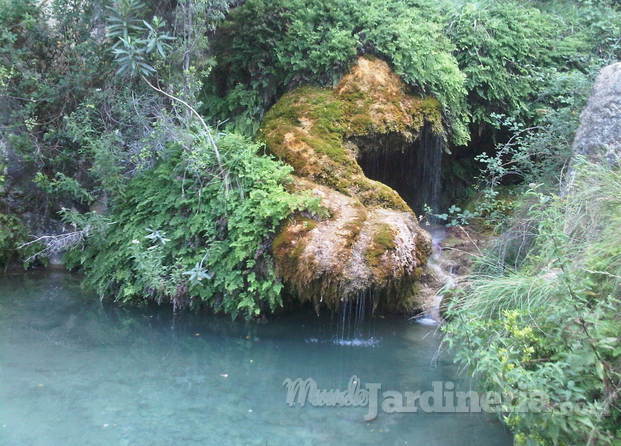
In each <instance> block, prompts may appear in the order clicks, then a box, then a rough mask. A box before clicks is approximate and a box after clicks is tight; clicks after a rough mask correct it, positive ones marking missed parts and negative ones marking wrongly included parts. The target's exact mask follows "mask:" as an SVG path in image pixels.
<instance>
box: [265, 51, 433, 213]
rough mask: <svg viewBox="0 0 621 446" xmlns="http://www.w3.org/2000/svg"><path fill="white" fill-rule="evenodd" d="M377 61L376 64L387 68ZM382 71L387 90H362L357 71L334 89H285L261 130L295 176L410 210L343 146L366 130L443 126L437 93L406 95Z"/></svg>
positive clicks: (409, 131) (405, 131)
mask: <svg viewBox="0 0 621 446" xmlns="http://www.w3.org/2000/svg"><path fill="white" fill-rule="evenodd" d="M376 62H377V63H379V64H380V65H378V66H377V67H379V69H385V70H389V68H388V66H387V65H385V64H384V65H381V61H376ZM385 77H386V79H387V82H388V83H389V88H386V91H385V92H384V91H383V90H382V91H380V92H378V91H377V89H373V88H369V87H368V86H366V88H367V89H368V90H369V91H365V90H364V89H363V87H362V86H361V85H359V84H358V83H357V82H358V80H356V78H355V77H352V78H347V77H346V78H344V79H343V81H342V84H343V87H342V88H340V89H339V92H338V93H337V91H335V90H332V89H323V88H317V87H301V88H298V89H296V90H294V91H292V92H289V93H287V94H285V95H284V96H283V97H282V98H281V99H280V100H279V101H278V103H276V105H274V106H273V107H272V109H271V110H270V111H269V112H268V113H267V114H266V116H265V120H264V122H263V125H262V128H261V132H260V134H261V135H262V138H263V139H264V141H265V142H266V144H267V146H268V148H269V149H270V150H271V151H272V153H273V154H274V155H276V156H277V157H279V158H280V159H282V160H283V161H285V162H287V163H288V164H289V165H291V166H292V167H293V168H294V170H295V172H296V174H298V175H299V176H302V177H307V178H309V179H311V180H312V181H314V182H317V183H319V184H322V185H325V186H328V187H331V188H334V189H336V190H338V191H339V192H341V193H344V194H346V195H349V196H355V197H357V198H359V199H360V201H361V202H362V203H363V204H364V205H365V206H381V207H388V208H392V209H396V210H401V211H410V208H409V207H408V206H407V204H406V203H405V202H404V201H403V200H402V199H401V197H400V196H399V195H398V194H397V193H396V192H395V191H393V190H392V189H390V188H389V187H387V186H385V185H383V184H381V183H377V182H375V181H371V180H369V179H368V178H366V177H365V176H364V173H363V172H362V169H361V168H360V166H359V165H358V163H357V161H356V158H355V154H354V153H353V152H352V151H351V150H349V149H348V148H347V146H346V142H347V139H348V138H351V137H354V136H360V135H368V134H377V135H382V134H389V133H396V134H401V135H402V136H403V138H406V139H414V138H416V137H417V136H418V134H419V133H420V130H421V129H422V127H423V126H424V125H425V123H426V122H427V123H429V124H431V126H432V128H433V130H434V131H435V132H437V133H442V132H443V129H442V113H441V106H440V103H439V102H438V101H437V100H436V99H434V98H431V97H423V98H418V97H414V96H411V95H407V94H406V93H405V91H404V89H403V86H402V85H401V83H400V80H399V79H398V77H396V76H395V75H394V74H393V73H390V72H389V71H387V72H386V73H385ZM378 95H381V97H379V98H378Z"/></svg>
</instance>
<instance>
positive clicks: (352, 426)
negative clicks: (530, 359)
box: [0, 272, 512, 446]
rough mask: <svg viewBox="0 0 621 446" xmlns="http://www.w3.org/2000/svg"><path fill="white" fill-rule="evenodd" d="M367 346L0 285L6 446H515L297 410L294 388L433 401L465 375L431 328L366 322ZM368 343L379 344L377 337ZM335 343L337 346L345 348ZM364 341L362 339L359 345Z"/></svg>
mask: <svg viewBox="0 0 621 446" xmlns="http://www.w3.org/2000/svg"><path fill="white" fill-rule="evenodd" d="M360 323H361V327H360V330H361V331H360V333H362V334H363V335H364V336H368V337H367V338H366V340H367V341H370V340H372V342H355V340H354V339H351V340H350V341H351V342H347V340H348V338H347V336H346V333H343V334H342V335H337V332H336V330H337V327H338V324H339V322H338V321H337V320H336V318H317V317H316V316H315V315H314V314H313V313H312V312H309V313H308V314H306V315H299V314H298V315H291V316H285V317H282V318H279V319H276V320H273V321H270V322H269V323H267V324H256V323H244V322H231V321H230V320H229V319H228V318H222V317H214V316H206V315H204V314H203V315H196V314H183V315H177V316H174V315H173V314H172V313H171V312H170V311H168V310H167V309H164V308H141V309H128V308H122V307H119V306H116V305H105V304H102V303H100V302H99V300H98V299H97V298H95V296H93V295H91V294H89V293H86V292H84V291H83V290H82V289H81V288H80V287H79V277H76V276H73V275H69V274H66V273H54V272H46V273H30V274H21V275H10V276H6V277H4V278H1V279H0V444H1V445H3V446H25V445H28V446H61V445H62V446H73V445H75V446H88V445H97V446H99V445H102V446H103V445H105V446H111V445H119V446H130V445H141V446H142V445H149V446H158V445H161V446H164V445H180V446H181V445H202V446H204V445H291V444H295V445H299V446H302V445H378V444H381V445H424V446H453V445H454V446H468V445H473V446H474V445H476V446H504V445H507V446H509V445H511V443H512V440H511V436H510V435H509V434H508V433H507V432H506V431H505V429H504V428H503V427H502V426H501V424H500V423H499V422H498V421H497V420H496V419H495V418H494V417H492V416H489V415H484V414H478V413H474V414H443V413H402V414H387V413H382V412H380V413H379V415H378V417H377V418H376V419H375V420H374V421H371V422H365V421H363V416H364V415H365V413H366V411H367V409H366V408H363V407H340V408H328V407H311V406H309V405H307V406H305V407H289V406H287V405H286V404H285V397H286V390H285V388H284V387H283V386H282V383H283V380H284V379H285V378H292V379H294V378H297V377H300V378H308V377H311V378H313V379H314V380H315V381H316V382H317V383H318V385H319V386H320V387H321V388H336V389H345V388H346V386H347V383H348V381H349V379H350V377H351V376H352V375H357V376H358V377H359V378H360V380H361V381H362V382H364V383H371V382H373V383H381V385H382V389H386V390H388V389H391V390H399V391H406V390H409V391H414V390H429V389H431V383H432V381H452V382H454V383H455V385H456V388H457V389H464V390H469V386H470V383H469V381H468V379H467V378H466V377H464V376H463V375H461V376H460V375H458V374H457V370H456V367H455V366H454V365H453V364H452V362H451V360H450V357H448V355H447V354H446V353H443V354H441V355H437V351H438V345H439V342H440V337H439V334H438V332H437V331H436V329H435V328H433V327H426V326H422V325H419V324H415V323H413V322H408V321H406V320H403V319H378V318H374V319H372V320H367V321H362V322H360ZM369 334H370V335H371V336H369ZM335 341H337V342H335ZM362 341H364V339H362Z"/></svg>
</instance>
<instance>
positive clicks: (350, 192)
mask: <svg viewBox="0 0 621 446" xmlns="http://www.w3.org/2000/svg"><path fill="white" fill-rule="evenodd" d="M261 133H262V136H263V138H264V140H265V142H266V145H267V147H268V149H269V150H270V151H271V152H272V153H273V154H274V155H276V156H277V157H279V158H280V159H282V160H283V161H285V162H287V163H288V164H290V165H291V166H292V167H293V168H294V173H295V175H296V176H295V186H294V187H295V188H296V189H297V190H304V191H309V192H310V193H311V194H312V195H314V196H316V197H318V198H319V199H320V202H321V205H322V207H323V208H324V209H325V211H326V212H325V213H326V215H327V216H326V217H324V218H319V217H314V216H303V215H299V216H297V217H296V218H294V219H292V221H290V222H289V223H288V224H286V225H285V226H284V227H283V228H282V230H281V232H280V234H278V235H277V237H276V238H275V240H274V242H273V246H272V249H273V253H274V258H275V260H276V267H277V272H278V274H279V275H280V277H282V279H283V281H284V283H285V285H286V286H287V288H288V289H289V291H290V292H292V294H294V295H295V296H297V297H298V298H299V299H300V300H302V301H311V302H313V303H314V304H315V306H316V307H317V308H319V307H320V306H321V305H325V306H327V307H329V308H331V309H336V308H338V306H339V305H340V303H341V302H343V301H348V300H356V299H358V298H359V297H360V296H362V295H364V296H371V299H372V300H373V306H374V307H377V306H378V305H382V306H383V307H384V309H387V310H401V311H402V310H407V309H411V308H413V307H416V306H418V304H419V302H418V301H417V296H416V294H417V293H416V289H417V283H418V280H419V278H420V276H421V274H422V271H423V267H424V265H425V263H426V261H427V258H428V257H429V255H430V253H431V238H430V236H429V234H428V233H427V232H426V231H424V230H423V229H422V228H421V227H420V226H419V223H418V220H417V218H416V215H415V214H414V212H413V211H412V209H411V208H410V206H409V205H408V204H407V203H406V202H405V201H404V200H403V199H402V197H401V196H400V195H399V194H398V193H397V192H396V191H395V190H393V189H391V188H390V187H388V186H387V185H385V184H383V183H380V182H378V181H374V180H372V179H370V178H368V177H367V176H366V175H365V173H364V172H363V169H362V168H361V166H360V164H359V162H358V160H359V159H360V157H361V154H362V153H366V152H368V151H377V152H378V153H381V152H394V151H397V150H399V151H402V153H404V156H406V155H407V154H406V153H405V152H406V151H408V150H412V151H414V150H419V149H420V145H421V144H422V143H421V141H422V140H423V139H424V138H422V135H424V134H432V135H434V138H436V141H437V140H439V141H443V140H444V131H443V126H442V113H441V106H440V104H439V103H438V101H437V100H436V99H434V98H431V97H417V96H414V95H411V94H408V92H407V90H406V86H405V84H404V83H403V82H402V81H401V79H400V78H399V77H398V76H397V75H396V74H394V73H393V72H392V71H391V69H390V67H389V66H388V64H386V63H385V62H384V61H381V60H378V59H371V58H366V57H365V58H360V59H359V60H358V61H357V63H356V64H355V66H354V67H353V68H352V70H351V71H350V73H349V74H347V75H346V76H344V77H343V79H342V80H341V82H340V83H339V84H338V85H337V86H336V87H335V88H334V89H321V88H313V87H303V88H299V89H297V90H294V91H292V92H290V93H288V94H286V95H284V96H283V97H282V98H281V99H280V101H279V102H278V103H277V104H276V105H274V107H273V108H272V109H271V110H270V111H269V112H268V113H267V114H266V117H265V120H264V123H263V125H262V128H261ZM387 136H390V137H389V138H387ZM425 140H426V139H425ZM359 141H364V144H361V143H360V142H359ZM373 141H377V144H376V145H374V144H373ZM438 150H442V144H440V145H439V146H438ZM415 174H416V172H412V175H415Z"/></svg>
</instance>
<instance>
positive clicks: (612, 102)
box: [573, 62, 621, 163]
mask: <svg viewBox="0 0 621 446" xmlns="http://www.w3.org/2000/svg"><path fill="white" fill-rule="evenodd" d="M573 151H574V153H575V154H579V155H584V156H586V157H587V158H589V159H591V160H592V161H606V162H608V163H619V159H620V158H621V62H620V63H615V64H613V65H608V66H607V67H604V68H603V69H602V70H601V72H600V73H599V76H598V77H597V80H596V81H595V85H594V86H593V91H592V93H591V97H590V98H589V102H588V104H587V106H586V108H585V109H584V111H583V112H582V115H581V116H580V127H579V128H578V130H577V132H576V137H575V139H574V144H573Z"/></svg>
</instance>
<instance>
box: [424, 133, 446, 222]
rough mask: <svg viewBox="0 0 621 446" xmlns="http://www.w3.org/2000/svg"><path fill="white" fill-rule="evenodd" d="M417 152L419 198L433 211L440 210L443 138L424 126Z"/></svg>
mask: <svg viewBox="0 0 621 446" xmlns="http://www.w3.org/2000/svg"><path fill="white" fill-rule="evenodd" d="M418 152H419V155H420V158H419V159H418V171H419V172H420V191H419V193H420V197H421V198H420V200H421V201H422V203H423V204H426V205H427V206H429V207H430V208H431V209H432V211H433V212H434V213H438V212H439V211H440V193H441V185H442V154H443V153H444V140H443V138H442V137H441V136H438V135H436V134H435V133H434V132H433V131H431V129H430V128H429V126H425V128H424V129H423V135H422V141H421V144H420V145H419V147H418ZM419 212H420V210H419Z"/></svg>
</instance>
